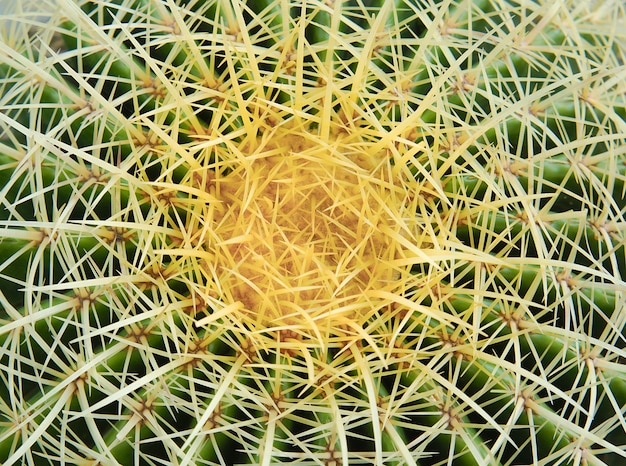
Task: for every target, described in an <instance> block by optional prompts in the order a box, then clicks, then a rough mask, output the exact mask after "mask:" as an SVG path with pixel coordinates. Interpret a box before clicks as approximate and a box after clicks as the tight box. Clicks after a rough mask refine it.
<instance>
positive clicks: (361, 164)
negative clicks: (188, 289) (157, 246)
mask: <svg viewBox="0 0 626 466" xmlns="http://www.w3.org/2000/svg"><path fill="white" fill-rule="evenodd" d="M234 162H236V163H226V164H225V168H224V169H223V170H220V169H216V170H215V174H214V176H215V179H214V180H213V181H212V185H211V193H212V195H213V196H215V197H216V198H217V200H218V202H216V203H214V204H215V208H214V209H213V210H212V211H211V212H212V213H211V219H210V223H211V226H210V229H211V231H212V234H211V237H210V238H209V239H208V240H207V242H206V244H205V248H206V250H207V251H208V252H209V253H210V257H211V264H210V265H209V267H210V268H211V269H212V270H213V274H214V275H215V279H214V280H213V283H214V286H215V287H216V290H214V291H215V292H217V293H219V294H220V295H221V296H222V299H223V300H224V301H226V302H228V301H230V304H231V305H233V306H234V308H236V309H237V311H236V313H237V316H238V318H239V319H240V320H243V321H245V322H246V324H247V325H252V326H254V327H255V328H259V326H262V327H264V328H276V327H280V326H287V325H288V326H289V327H290V329H300V331H301V332H302V333H303V334H308V335H312V333H315V334H318V335H319V333H320V332H321V333H326V334H328V333H336V332H338V331H339V329H347V328H349V327H351V326H354V325H355V324H358V323H359V322H361V321H362V320H363V319H366V318H367V317H368V315H371V313H372V312H375V311H376V310H377V308H380V307H381V306H384V305H386V304H389V303H388V299H386V298H382V296H384V295H385V294H384V293H381V290H387V291H390V292H395V291H396V290H397V288H398V286H401V285H399V281H400V275H401V274H400V272H399V268H398V266H397V264H396V262H397V260H399V259H401V258H402V257H403V256H404V257H406V256H407V253H406V251H403V248H402V247H401V242H399V241H398V240H397V239H398V238H400V237H406V236H407V235H410V234H411V231H408V230H407V229H408V228H410V227H408V226H407V223H406V219H407V218H411V216H410V215H409V210H410V209H411V206H410V204H411V203H410V202H407V199H408V197H409V196H410V189H409V188H410V186H407V182H406V180H405V179H400V178H401V177H402V175H403V174H402V173H401V170H399V169H397V167H394V166H393V164H391V163H390V162H389V160H388V157H387V156H386V155H385V154H381V153H369V152H368V151H367V145H366V144H364V143H361V144H354V143H353V144H347V143H342V142H341V140H340V139H336V140H333V141H330V142H329V141H322V140H319V139H318V137H316V136H313V135H311V134H309V133H301V134H293V133H292V132H289V131H287V130H280V129H278V130H274V131H273V132H272V134H271V135H266V136H263V137H259V138H258V139H257V140H256V141H255V142H254V144H249V145H248V146H247V148H246V150H245V151H244V150H242V154H241V155H240V156H238V158H237V160H236V161H234ZM405 175H406V174H405ZM405 211H406V212H405ZM413 212H415V211H414V210H413ZM405 213H406V215H405ZM413 216H414V214H413ZM312 329H313V331H312V332H311V330H312Z"/></svg>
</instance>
